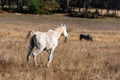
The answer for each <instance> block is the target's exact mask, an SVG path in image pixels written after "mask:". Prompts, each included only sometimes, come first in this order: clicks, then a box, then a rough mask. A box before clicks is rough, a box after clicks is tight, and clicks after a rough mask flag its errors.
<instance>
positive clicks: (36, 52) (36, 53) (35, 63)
mask: <svg viewBox="0 0 120 80" xmlns="http://www.w3.org/2000/svg"><path fill="white" fill-rule="evenodd" d="M42 51H43V48H38V49H36V51H35V52H34V53H33V59H34V65H35V68H37V66H38V64H37V61H36V57H37V55H38V54H39V53H41V52H42Z"/></svg>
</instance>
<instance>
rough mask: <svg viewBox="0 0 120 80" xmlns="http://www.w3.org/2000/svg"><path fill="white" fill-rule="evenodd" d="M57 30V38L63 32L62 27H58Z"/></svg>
mask: <svg viewBox="0 0 120 80" xmlns="http://www.w3.org/2000/svg"><path fill="white" fill-rule="evenodd" d="M56 32H57V39H58V38H59V37H60V35H61V34H62V32H63V31H62V28H57V29H56Z"/></svg>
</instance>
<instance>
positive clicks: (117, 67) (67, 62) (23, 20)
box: [0, 14, 120, 80]
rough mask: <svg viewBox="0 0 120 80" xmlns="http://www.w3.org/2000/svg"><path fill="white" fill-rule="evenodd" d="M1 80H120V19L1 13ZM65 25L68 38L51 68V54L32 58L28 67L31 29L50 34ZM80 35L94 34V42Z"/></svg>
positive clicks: (55, 56) (57, 49)
mask: <svg viewBox="0 0 120 80" xmlns="http://www.w3.org/2000/svg"><path fill="white" fill-rule="evenodd" d="M0 17H1V18H0V37H1V39H0V80H120V60H119V58H120V35H119V34H120V26H119V25H120V19H114V18H106V19H81V18H69V17H66V16H61V15H51V16H46V15H42V16H38V15H37V16H36V15H23V14H22V15H16V14H0ZM60 22H66V23H67V27H68V30H69V31H70V32H69V38H68V41H67V43H66V44H63V37H61V38H60V39H59V45H58V46H57V48H56V50H55V52H54V58H53V61H52V63H51V66H50V68H45V66H44V65H45V63H46V61H47V56H48V54H47V53H46V52H45V51H43V52H42V54H39V55H38V56H37V61H38V63H39V66H38V68H37V69H34V67H33V61H32V56H31V58H30V61H29V67H28V69H27V68H26V65H25V57H26V53H27V45H28V43H23V39H24V37H25V36H26V34H27V32H28V31H29V30H34V31H47V30H48V29H51V28H54V27H56V26H57V25H58V24H59V23H60ZM81 33H85V34H87V33H88V34H91V35H92V36H93V40H94V41H93V42H87V41H79V35H80V34H81Z"/></svg>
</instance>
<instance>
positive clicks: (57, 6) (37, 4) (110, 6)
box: [0, 0, 120, 17]
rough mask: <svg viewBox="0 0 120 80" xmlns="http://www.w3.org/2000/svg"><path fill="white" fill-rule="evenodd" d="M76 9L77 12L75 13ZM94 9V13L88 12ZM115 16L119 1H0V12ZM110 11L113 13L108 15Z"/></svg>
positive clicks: (119, 7)
mask: <svg viewBox="0 0 120 80" xmlns="http://www.w3.org/2000/svg"><path fill="white" fill-rule="evenodd" d="M76 9H78V11H76ZM92 9H95V11H94V13H93V12H91V11H90V10H92ZM103 9H104V10H106V14H105V16H110V15H111V16H117V15H118V14H117V13H118V10H119V9H120V0H0V10H6V11H10V12H20V13H32V14H51V13H61V12H62V13H66V14H69V15H71V16H80V17H88V16H93V15H94V16H98V15H102V12H103ZM110 10H112V11H113V13H112V14H109V11H110Z"/></svg>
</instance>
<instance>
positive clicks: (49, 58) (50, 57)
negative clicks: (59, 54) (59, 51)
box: [46, 48, 54, 67]
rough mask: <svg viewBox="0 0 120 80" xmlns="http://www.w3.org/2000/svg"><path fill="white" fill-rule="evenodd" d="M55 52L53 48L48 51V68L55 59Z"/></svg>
mask: <svg viewBox="0 0 120 80" xmlns="http://www.w3.org/2000/svg"><path fill="white" fill-rule="evenodd" d="M53 52H54V49H52V48H51V49H50V50H49V51H48V61H47V63H46V67H49V65H50V63H51V61H52V59H53Z"/></svg>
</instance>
